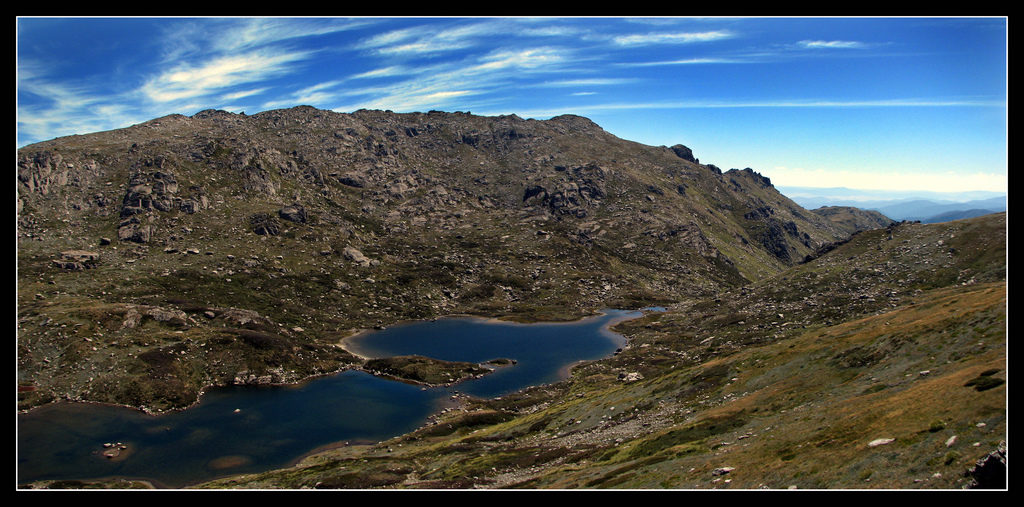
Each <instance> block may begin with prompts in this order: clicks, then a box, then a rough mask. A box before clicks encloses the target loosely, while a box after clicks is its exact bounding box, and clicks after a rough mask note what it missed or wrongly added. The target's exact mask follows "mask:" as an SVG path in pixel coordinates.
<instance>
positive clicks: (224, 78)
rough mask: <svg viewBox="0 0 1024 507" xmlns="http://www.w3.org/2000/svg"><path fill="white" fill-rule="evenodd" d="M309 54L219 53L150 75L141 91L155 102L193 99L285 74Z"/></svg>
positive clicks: (266, 52) (269, 52)
mask: <svg viewBox="0 0 1024 507" xmlns="http://www.w3.org/2000/svg"><path fill="white" fill-rule="evenodd" d="M309 56H310V53H309V52H305V51H299V52H293V53H286V52H271V51H251V52H249V53H243V54H238V55H230V56H220V57H217V58H214V59H212V60H210V61H207V62H204V63H201V64H199V65H195V66H192V65H188V64H182V65H179V66H177V67H175V68H173V69H171V70H169V71H167V72H164V73H162V74H160V75H158V76H155V77H153V78H150V79H149V80H148V81H147V82H146V84H145V85H143V86H142V88H141V90H140V91H141V92H142V93H143V95H145V96H146V97H147V98H149V99H150V100H152V101H155V102H171V101H176V100H182V99H190V98H194V97H199V96H203V95H207V94H210V93H213V92H215V91H218V90H222V89H225V88H228V87H231V86H238V85H243V84H247V83H253V82H258V81H262V80H265V79H269V78H272V77H277V76H280V75H283V74H286V73H287V72H289V71H291V70H293V69H292V67H291V64H294V63H296V62H298V61H301V60H305V59H306V58H308V57H309Z"/></svg>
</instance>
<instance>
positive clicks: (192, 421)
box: [17, 310, 642, 488]
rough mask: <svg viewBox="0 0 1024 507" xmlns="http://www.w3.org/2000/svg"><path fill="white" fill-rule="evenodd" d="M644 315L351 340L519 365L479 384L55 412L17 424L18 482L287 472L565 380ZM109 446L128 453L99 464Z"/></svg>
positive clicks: (448, 321) (462, 326) (332, 382)
mask: <svg viewBox="0 0 1024 507" xmlns="http://www.w3.org/2000/svg"><path fill="white" fill-rule="evenodd" d="M640 315H642V313H641V312H639V311H624V310H606V311H605V312H604V313H603V314H602V315H598V316H594V317H589V318H586V319H582V320H579V321H575V322H568V323H536V324H517V323H509V322H503V321H496V320H487V319H479V318H471V317H457V318H442V319H437V320H435V321H429V322H414V323H407V324H400V325H396V326H393V327H389V328H388V329H385V330H381V331H374V332H368V333H365V334H362V335H360V336H357V337H353V338H350V339H349V340H348V341H347V343H346V346H347V347H348V348H349V349H350V350H352V351H353V352H356V353H358V354H360V355H363V356H367V357H385V356H394V355H410V354H416V355H423V356H428V357H433V358H436V359H444V360H449V361H470V362H474V363H483V362H486V361H488V360H491V359H498V358H506V359H514V360H515V361H516V362H515V364H514V365H512V366H503V367H499V368H497V369H496V370H495V371H494V372H493V373H490V374H488V375H485V376H483V377H481V378H478V379H473V380H467V381H465V382H461V383H459V384H456V385H455V386H452V387H435V388H426V389H424V388H423V387H422V386H419V385H413V384H408V383H403V382H398V381H394V380H388V379H384V378H378V377H374V376H372V375H369V374H367V373H364V372H361V371H345V372H341V373H338V374H334V375H330V376H325V377H319V378H316V379H313V380H310V381H307V382H304V383H302V384H299V385H295V386H229V387H218V388H213V389H210V390H209V391H207V392H206V393H205V394H204V395H203V396H202V398H201V400H200V402H199V403H198V404H197V405H195V406H194V407H191V408H189V409H187V410H183V411H179V412H173V413H169V414H164V415H159V416H152V415H147V414H145V413H142V412H140V411H138V410H134V409H129V408H124V407H114V406H106V405H99V404H91V403H56V404H51V405H47V406H44V407H40V408H37V409H35V410H32V411H30V412H28V413H26V414H19V415H18V479H17V480H18V483H19V484H22V483H26V482H31V481H37V480H46V479H93V478H102V477H124V478H134V479H145V480H150V481H152V482H154V483H155V484H157V485H158V486H160V487H166V488H178V487H182V486H185V485H188V484H195V483H199V482H203V481H207V480H211V479H214V478H217V477H222V476H228V475H235V474H241V473H253V472H262V471H266V470H271V469H275V468H281V467H285V466H288V465H289V464H291V463H294V462H295V461H296V460H297V459H299V458H301V457H302V456H303V455H306V454H308V453H309V452H310V451H313V450H315V449H317V448H321V447H324V446H327V445H333V444H338V443H341V442H350V443H375V442H378V441H381V440H386V439H388V438H391V437H394V436H397V435H401V434H404V433H408V432H410V431H413V430H415V429H416V428H418V427H420V426H421V425H423V424H424V423H425V422H426V421H427V419H428V418H429V417H430V416H431V415H432V414H435V413H437V412H438V411H439V410H441V409H442V407H443V406H444V404H445V403H446V402H447V401H448V400H449V398H450V397H451V395H452V393H453V392H454V391H458V392H460V393H465V394H468V395H471V396H476V397H481V398H493V397H497V396H501V395H504V394H508V393H511V392H515V391H518V390H521V389H524V388H526V387H529V386H533V385H540V384H547V383H551V382H555V381H558V380H561V379H563V378H565V377H566V376H567V375H568V368H569V367H570V366H571V365H573V364H576V363H578V362H579V361H586V360H593V359H600V358H603V357H608V356H610V355H612V354H613V353H614V351H615V349H616V348H619V347H622V346H623V344H624V339H623V338H622V337H621V336H620V335H617V334H615V333H612V332H611V331H610V330H609V329H608V327H609V326H611V325H613V324H614V323H616V322H619V321H622V320H626V319H630V318H635V317H639V316H640ZM104 443H114V444H116V443H122V444H125V445H126V446H127V449H125V451H123V454H122V455H121V456H118V457H117V458H114V459H108V458H106V457H104V456H103V455H102V453H103V451H104V450H105V449H104V447H103V444H104Z"/></svg>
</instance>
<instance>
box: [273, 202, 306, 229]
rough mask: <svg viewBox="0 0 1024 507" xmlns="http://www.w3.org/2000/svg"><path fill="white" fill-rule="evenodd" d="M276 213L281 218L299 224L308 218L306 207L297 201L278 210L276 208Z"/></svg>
mask: <svg viewBox="0 0 1024 507" xmlns="http://www.w3.org/2000/svg"><path fill="white" fill-rule="evenodd" d="M277 214H278V216H280V217H281V219H282V220H287V221H289V222H295V223H299V224H304V223H306V220H307V218H308V217H307V215H306V208H304V207H302V205H301V204H298V203H295V204H291V205H288V206H285V207H283V208H281V209H280V210H278V212H277Z"/></svg>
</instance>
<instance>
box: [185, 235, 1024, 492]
mask: <svg viewBox="0 0 1024 507" xmlns="http://www.w3.org/2000/svg"><path fill="white" fill-rule="evenodd" d="M1000 231H1005V220H1004V216H1003V215H994V216H989V217H984V218H982V219H975V220H972V221H962V222H955V223H950V224H937V225H921V224H903V225H899V226H896V227H894V228H893V229H891V230H890V231H875V233H871V234H867V233H865V234H860V235H857V236H855V237H854V238H853V239H851V240H850V241H849V242H848V243H846V244H843V245H840V246H838V247H836V248H835V249H834V250H832V251H830V252H828V253H826V254H824V255H822V256H821V257H819V258H818V259H815V260H813V261H811V262H808V263H806V264H804V265H801V266H797V267H794V268H791V269H790V270H787V271H784V272H783V273H781V274H780V275H778V277H777V278H774V279H768V280H764V281H762V282H761V283H759V284H758V285H756V286H753V287H748V288H746V289H743V290H745V291H746V292H745V293H744V294H739V295H734V296H735V297H736V299H735V300H730V301H728V302H727V301H725V300H724V299H723V298H718V300H717V301H716V300H713V299H712V300H699V301H694V302H693V304H690V305H687V306H685V307H680V308H677V309H670V311H668V312H666V313H652V314H648V315H646V316H645V317H643V318H641V319H638V320H633V321H628V322H624V323H621V324H619V325H618V326H617V330H618V331H620V332H623V333H625V334H626V336H627V337H628V338H629V346H628V348H627V349H626V350H625V351H624V352H623V353H622V354H620V355H618V356H616V357H615V358H613V359H609V360H605V361H598V362H595V363H591V364H589V365H587V366H585V367H582V368H579V369H577V370H576V371H575V372H574V375H573V377H572V378H571V379H570V380H568V381H566V382H563V383H560V384H556V385H553V386H547V387H541V388H534V389H531V390H529V391H527V392H524V393H521V394H518V395H514V396H509V397H505V398H503V399H499V400H489V401H470V402H468V403H467V404H466V405H465V406H464V407H463V409H462V410H461V411H454V412H452V413H451V414H449V415H447V416H446V417H444V418H442V419H441V420H440V421H438V422H436V423H435V424H432V425H429V426H427V427H425V428H422V429H420V430H418V431H417V432H414V433H412V434H409V435H404V436H401V437H398V438H395V439H392V440H390V441H387V442H382V443H381V444H379V445H375V446H362V447H349V448H344V449H340V450H334V451H328V452H325V453H323V454H319V455H316V456H312V457H310V458H308V459H306V460H305V461H304V462H303V463H301V464H299V465H298V466H296V467H294V468H291V469H286V470H280V471H273V472H268V473H264V474H256V475H250V476H242V477H235V478H230V479H223V480H218V481H214V482H211V483H208V484H206V485H203V487H267V488H276V487H284V488H303V487H330V488H345V487H403V488H420V487H426V488H445V487H471V486H476V487H501V488H693V489H703V488H748V489H759V488H771V489H783V488H790V487H796V488H822V489H835V488H854V489H862V488H869V489H873V488H882V489H894V488H895V489H904V488H929V489H934V488H939V489H950V488H961V487H964V486H967V485H968V484H970V480H971V478H970V477H968V476H966V475H965V472H966V471H967V470H968V469H969V468H970V467H971V466H972V465H973V464H974V463H975V462H976V461H977V460H979V459H981V458H983V457H985V456H986V455H987V454H988V453H990V452H992V451H993V450H995V449H996V448H998V447H999V446H1000V444H1001V443H1005V440H1006V436H1007V427H1006V419H1007V417H1006V416H1007V412H1006V407H1007V406H1006V401H1007V399H1006V384H1005V381H1006V378H1007V371H1006V369H1007V358H1006V325H1007V321H1006V310H1007V306H1006V284H1005V279H1004V278H1005V257H1004V249H1005V239H1004V238H1003V236H1002V235H1001V232H1000ZM890 233H891V239H890V235H889V234H890ZM958 238H959V239H958ZM951 240H952V241H954V245H955V246H952V247H951V246H949V244H948V242H949V241H951ZM940 241H941V242H942V244H941V245H939V244H938V243H939V242H940ZM890 244H891V245H892V248H891V249H890V250H889V251H886V247H887V245H890ZM937 246H939V247H946V248H936V247H937ZM950 248H960V250H957V251H956V253H954V254H953V255H949V253H950V250H949V249H950ZM901 252H902V253H903V254H904V255H906V254H908V253H909V252H918V254H919V255H920V254H921V252H929V253H928V254H927V255H921V256H919V257H917V259H918V261H919V262H916V263H911V262H908V261H909V258H902V259H899V258H898V257H896V259H897V260H901V261H902V263H901V265H900V266H899V268H898V269H897V268H894V269H890V270H885V271H879V272H877V273H876V274H872V275H868V276H866V277H864V278H858V277H854V276H852V274H853V273H857V272H861V271H863V270H865V269H867V268H869V267H871V266H873V265H875V264H876V263H877V262H885V261H886V260H887V259H893V258H894V257H893V256H894V255H898V254H899V253H901ZM948 272H955V273H962V274H963V275H964V276H967V275H970V278H971V279H969V280H962V281H960V279H959V278H955V279H950V278H942V277H941V276H935V275H936V274H938V273H948ZM1001 278H1003V279H1001ZM794 280H801V281H802V285H801V286H798V287H794V285H793V284H792V283H784V282H792V281H794ZM812 289H813V290H818V291H824V290H826V289H831V290H833V292H834V293H835V294H836V299H826V300H817V301H814V302H813V303H814V304H809V303H812V301H809V300H805V299H798V298H796V297H795V296H796V295H798V294H800V295H803V294H807V293H808V291H809V290H812ZM852 289H855V290H856V291H858V292H854V293H852V294H849V295H844V292H845V291H847V290H852ZM865 294H870V295H871V296H869V297H867V298H862V297H861V296H863V295H865ZM877 294H884V298H877V297H875V296H876V295H877ZM849 297H852V299H849ZM869 299H873V301H866V300H869ZM879 299H881V300H879ZM854 301H857V302H859V303H854ZM630 374H633V375H630Z"/></svg>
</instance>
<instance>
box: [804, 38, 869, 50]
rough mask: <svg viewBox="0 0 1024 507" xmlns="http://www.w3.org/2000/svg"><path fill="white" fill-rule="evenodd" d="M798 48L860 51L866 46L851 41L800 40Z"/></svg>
mask: <svg viewBox="0 0 1024 507" xmlns="http://www.w3.org/2000/svg"><path fill="white" fill-rule="evenodd" d="M797 45H798V46H800V47H802V48H806V49H862V48H866V47H867V44H865V43H863V42H858V41H852V40H829V41H825V40H802V41H800V42H798V43H797Z"/></svg>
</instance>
